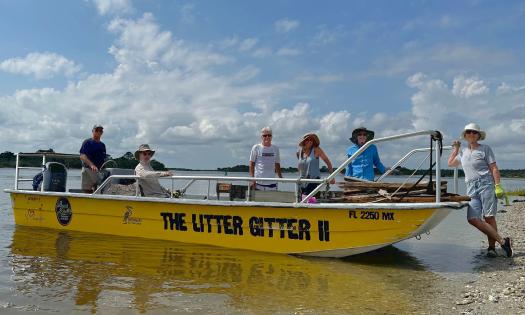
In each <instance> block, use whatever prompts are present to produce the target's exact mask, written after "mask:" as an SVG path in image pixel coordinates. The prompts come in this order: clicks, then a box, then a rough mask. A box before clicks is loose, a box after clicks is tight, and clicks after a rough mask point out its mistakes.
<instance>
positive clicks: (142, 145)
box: [135, 144, 155, 160]
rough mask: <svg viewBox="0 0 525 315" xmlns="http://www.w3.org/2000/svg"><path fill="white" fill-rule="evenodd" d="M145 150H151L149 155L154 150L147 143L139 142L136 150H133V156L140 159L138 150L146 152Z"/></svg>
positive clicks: (153, 152) (152, 153)
mask: <svg viewBox="0 0 525 315" xmlns="http://www.w3.org/2000/svg"><path fill="white" fill-rule="evenodd" d="M147 151H150V152H151V156H153V155H154V154H155V151H154V150H152V149H150V147H149V144H141V145H140V146H139V149H138V150H137V151H135V158H136V159H137V160H140V152H147Z"/></svg>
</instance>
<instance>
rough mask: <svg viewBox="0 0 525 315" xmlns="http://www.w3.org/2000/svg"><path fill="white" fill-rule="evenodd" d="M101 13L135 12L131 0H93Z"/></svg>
mask: <svg viewBox="0 0 525 315" xmlns="http://www.w3.org/2000/svg"><path fill="white" fill-rule="evenodd" d="M93 2H94V3H95V6H96V7H97V11H98V13H99V14H100V15H111V14H115V15H119V14H126V13H131V12H133V5H132V4H131V0H93Z"/></svg>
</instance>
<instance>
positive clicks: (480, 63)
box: [368, 44, 515, 76]
mask: <svg viewBox="0 0 525 315" xmlns="http://www.w3.org/2000/svg"><path fill="white" fill-rule="evenodd" d="M514 61H515V58H514V56H513V55H512V54H511V53H509V52H506V51H501V50H495V49H483V48H479V47H473V46H470V45H465V44H442V45H436V46H434V47H431V48H421V49H418V48H417V47H413V46H412V45H409V46H407V47H406V49H405V50H404V51H401V52H395V53H394V54H392V55H390V56H386V57H382V58H381V59H379V60H377V61H376V62H375V69H373V70H371V71H369V73H368V74H371V75H388V76H394V75H405V74H408V73H413V72H416V71H428V72H435V71H440V73H446V72H447V71H451V72H453V73H458V72H469V71H474V72H478V71H477V70H479V71H486V70H487V69H490V68H496V69H498V68H501V67H503V66H508V65H510V64H512V63H513V62H514Z"/></svg>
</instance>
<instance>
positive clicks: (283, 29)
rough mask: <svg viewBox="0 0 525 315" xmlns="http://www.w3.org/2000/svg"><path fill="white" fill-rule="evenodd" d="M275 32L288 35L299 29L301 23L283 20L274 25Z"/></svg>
mask: <svg viewBox="0 0 525 315" xmlns="http://www.w3.org/2000/svg"><path fill="white" fill-rule="evenodd" d="M274 26H275V30H276V31H277V32H279V33H288V32H290V31H292V30H294V29H296V28H297V27H299V21H297V20H291V19H281V20H278V21H276V22H275V23H274Z"/></svg>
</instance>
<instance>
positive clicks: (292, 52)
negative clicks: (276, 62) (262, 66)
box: [275, 47, 301, 56]
mask: <svg viewBox="0 0 525 315" xmlns="http://www.w3.org/2000/svg"><path fill="white" fill-rule="evenodd" d="M275 54H276V55H277V56H297V55H300V54H301V51H300V50H299V49H295V48H290V47H282V48H280V49H279V50H277V52H276V53H275Z"/></svg>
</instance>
